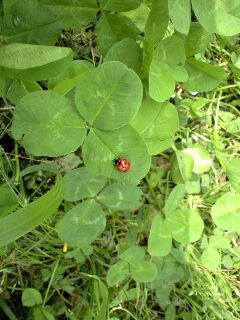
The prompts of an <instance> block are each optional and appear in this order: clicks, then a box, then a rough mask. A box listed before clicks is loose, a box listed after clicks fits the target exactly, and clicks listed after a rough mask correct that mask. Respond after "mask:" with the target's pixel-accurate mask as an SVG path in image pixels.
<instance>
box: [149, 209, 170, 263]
mask: <svg viewBox="0 0 240 320" xmlns="http://www.w3.org/2000/svg"><path fill="white" fill-rule="evenodd" d="M171 248H172V235H171V232H170V230H169V228H168V224H167V223H165V222H164V220H163V219H162V217H161V216H160V215H157V216H156V217H155V218H154V220H153V223H152V226H151V230H150V234H149V238H148V252H149V253H150V255H151V256H153V257H164V256H166V255H168V254H169V252H170V251H171Z"/></svg>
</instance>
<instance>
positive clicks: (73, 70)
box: [48, 60, 90, 95]
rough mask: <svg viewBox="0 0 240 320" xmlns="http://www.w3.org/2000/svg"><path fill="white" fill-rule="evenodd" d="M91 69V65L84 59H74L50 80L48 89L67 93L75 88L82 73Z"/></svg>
mask: <svg viewBox="0 0 240 320" xmlns="http://www.w3.org/2000/svg"><path fill="white" fill-rule="evenodd" d="M87 71H90V68H89V66H88V65H87V64H86V63H84V61H82V60H73V61H72V62H71V64H69V66H68V68H67V69H65V71H64V72H62V73H61V74H60V75H59V76H57V77H54V78H51V79H49V80H48V89H52V90H53V91H56V92H58V93H61V94H63V95H65V94H66V93H68V92H69V91H71V90H72V89H73V88H75V87H76V86H77V84H78V82H79V80H80V79H81V77H82V75H83V74H84V73H85V72H87Z"/></svg>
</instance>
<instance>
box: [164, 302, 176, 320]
mask: <svg viewBox="0 0 240 320" xmlns="http://www.w3.org/2000/svg"><path fill="white" fill-rule="evenodd" d="M175 319H176V307H175V306H174V305H172V304H170V305H169V306H167V308H166V311H165V319H164V320H175Z"/></svg>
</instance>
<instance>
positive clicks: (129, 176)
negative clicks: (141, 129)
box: [83, 126, 151, 184]
mask: <svg viewBox="0 0 240 320" xmlns="http://www.w3.org/2000/svg"><path fill="white" fill-rule="evenodd" d="M118 157H124V158H126V159H128V161H129V162H130V170H129V171H127V172H119V171H118V170H117V169H116V168H115V167H114V162H113V160H114V159H115V158H118ZM83 159H84V163H85V165H86V167H87V169H88V170H89V171H91V172H93V173H96V174H100V175H103V176H105V177H108V178H112V179H116V180H119V181H121V182H122V183H125V184H138V182H139V181H140V180H141V179H142V178H143V177H144V176H145V175H146V174H147V172H148V170H149V168H150V164H151V158H150V156H149V155H148V152H147V147H146V145H145V143H144V141H143V140H142V138H141V137H140V136H139V134H138V133H137V132H136V131H135V130H134V129H133V128H132V127H130V126H125V127H123V128H121V129H118V130H115V131H101V130H97V129H92V130H91V131H90V132H89V134H88V136H87V138H86V139H85V142H84V144H83Z"/></svg>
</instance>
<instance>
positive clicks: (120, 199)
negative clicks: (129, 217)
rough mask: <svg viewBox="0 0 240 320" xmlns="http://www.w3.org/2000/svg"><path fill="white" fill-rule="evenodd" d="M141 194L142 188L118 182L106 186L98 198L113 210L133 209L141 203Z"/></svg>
mask: <svg viewBox="0 0 240 320" xmlns="http://www.w3.org/2000/svg"><path fill="white" fill-rule="evenodd" d="M141 195H142V191H141V189H140V188H137V187H135V186H131V185H124V184H121V183H118V182H116V183H113V184H111V185H110V186H108V187H106V188H105V189H104V190H103V191H102V192H101V193H100V194H99V196H98V197H97V200H98V201H100V202H101V203H102V204H103V205H105V206H106V207H107V208H109V209H111V210H112V211H118V210H131V209H137V208H138V207H139V206H140V205H141V202H140V201H139V199H140V197H141Z"/></svg>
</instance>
